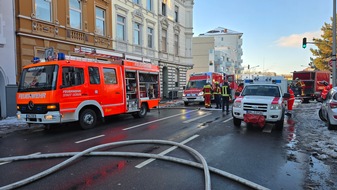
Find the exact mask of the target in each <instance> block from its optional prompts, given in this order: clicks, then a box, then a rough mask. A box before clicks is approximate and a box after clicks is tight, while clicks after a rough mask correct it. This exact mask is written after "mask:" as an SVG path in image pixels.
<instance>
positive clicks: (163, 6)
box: [161, 3, 166, 16]
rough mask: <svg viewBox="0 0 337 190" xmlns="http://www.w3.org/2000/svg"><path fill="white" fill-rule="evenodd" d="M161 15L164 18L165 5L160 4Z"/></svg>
mask: <svg viewBox="0 0 337 190" xmlns="http://www.w3.org/2000/svg"><path fill="white" fill-rule="evenodd" d="M161 14H162V15H163V16H166V4H165V3H162V4H161Z"/></svg>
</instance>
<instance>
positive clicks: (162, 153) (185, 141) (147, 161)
mask: <svg viewBox="0 0 337 190" xmlns="http://www.w3.org/2000/svg"><path fill="white" fill-rule="evenodd" d="M197 137H199V135H194V136H192V137H190V138H188V139H186V140H184V141H183V142H181V143H180V144H185V143H187V142H189V141H191V140H193V139H195V138H197ZM176 148H178V147H177V146H173V147H171V148H169V149H167V150H165V151H163V152H161V153H159V154H158V155H160V156H164V155H166V154H168V153H169V152H171V151H173V150H175V149H176ZM155 160H156V159H154V158H150V159H147V160H145V161H144V162H142V163H140V164H138V165H137V166H135V167H136V168H142V167H144V166H145V165H147V164H149V163H151V162H153V161H155Z"/></svg>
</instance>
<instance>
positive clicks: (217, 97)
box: [213, 82, 221, 109]
mask: <svg viewBox="0 0 337 190" xmlns="http://www.w3.org/2000/svg"><path fill="white" fill-rule="evenodd" d="M213 94H214V98H215V104H216V109H220V108H221V88H220V85H219V82H215V88H214V90H213Z"/></svg>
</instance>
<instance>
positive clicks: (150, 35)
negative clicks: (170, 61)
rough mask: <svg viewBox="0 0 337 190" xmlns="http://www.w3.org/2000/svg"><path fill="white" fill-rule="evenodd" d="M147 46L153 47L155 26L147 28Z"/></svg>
mask: <svg viewBox="0 0 337 190" xmlns="http://www.w3.org/2000/svg"><path fill="white" fill-rule="evenodd" d="M147 47H148V48H153V28H150V27H148V28H147Z"/></svg>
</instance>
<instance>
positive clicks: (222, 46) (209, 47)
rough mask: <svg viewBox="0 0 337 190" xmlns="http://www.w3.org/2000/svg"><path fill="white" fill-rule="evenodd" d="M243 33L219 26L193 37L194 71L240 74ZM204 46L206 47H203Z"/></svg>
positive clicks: (241, 68)
mask: <svg viewBox="0 0 337 190" xmlns="http://www.w3.org/2000/svg"><path fill="white" fill-rule="evenodd" d="M242 35H243V33H240V32H236V31H233V30H229V29H226V28H223V27H218V28H215V29H213V30H210V31H208V32H206V33H203V34H200V35H199V36H197V37H193V63H194V67H193V69H192V70H191V71H189V73H193V72H208V71H214V72H224V73H227V74H240V73H242V71H243V69H244V68H243V66H242V63H243V60H242V55H243V51H242ZM200 46H203V47H205V48H201V47H200Z"/></svg>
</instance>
